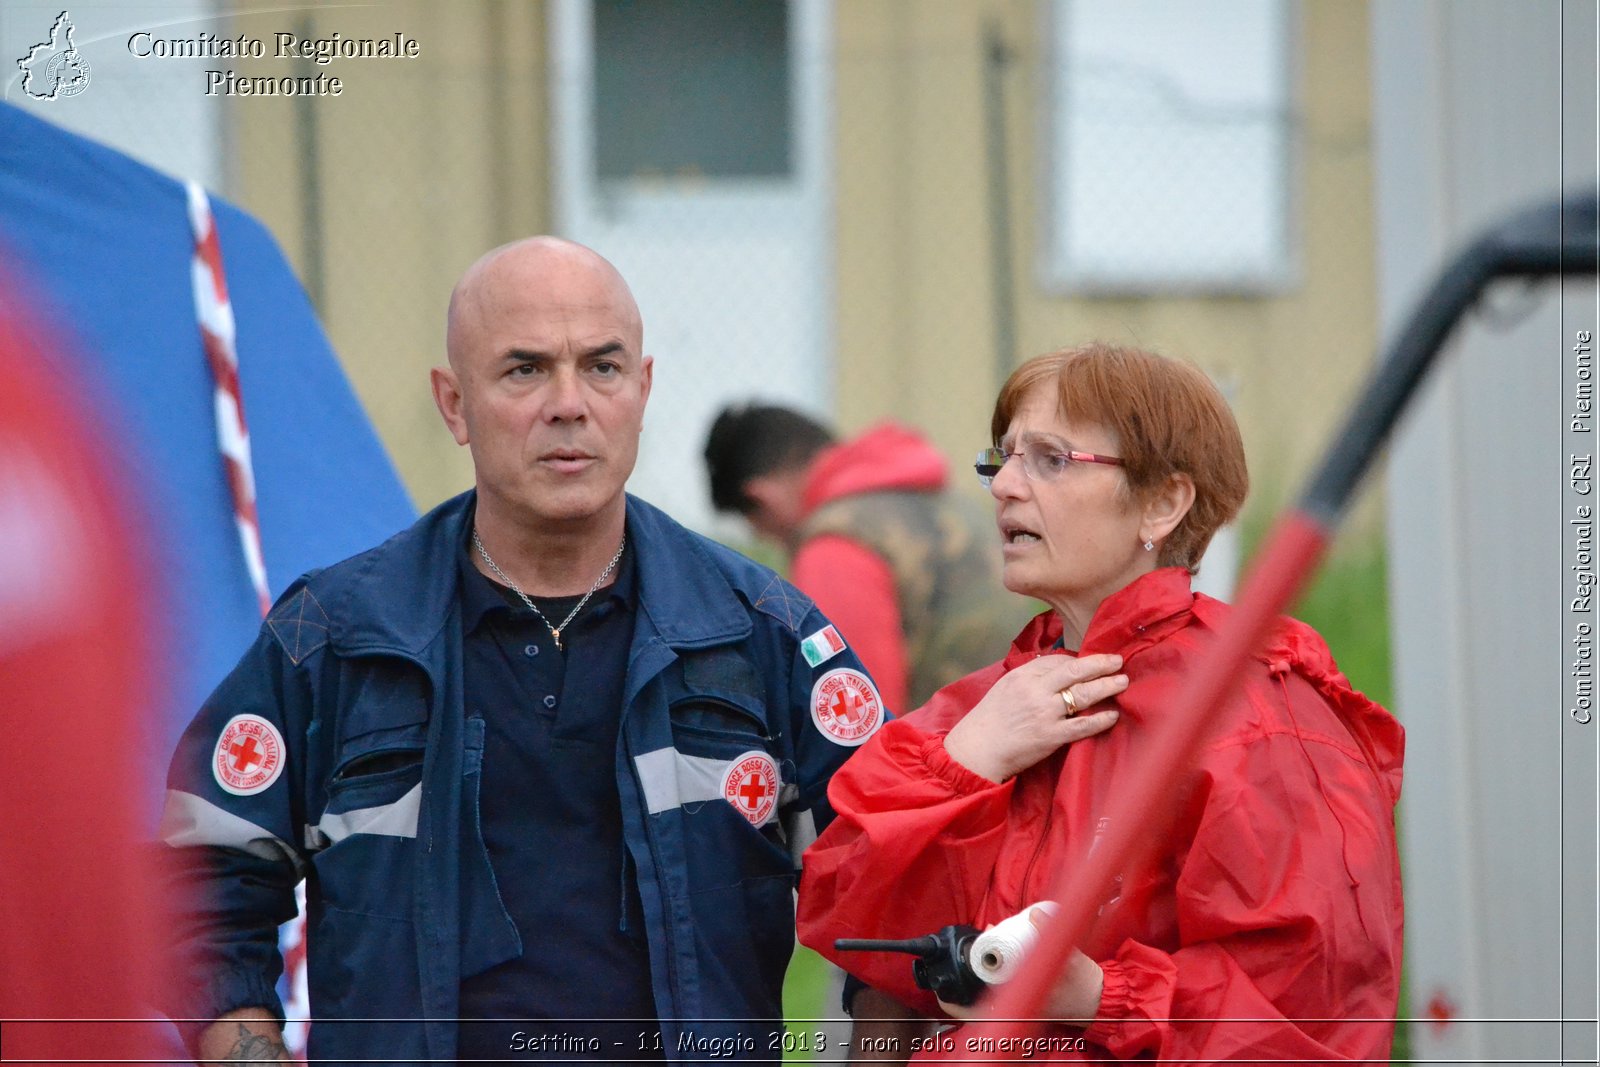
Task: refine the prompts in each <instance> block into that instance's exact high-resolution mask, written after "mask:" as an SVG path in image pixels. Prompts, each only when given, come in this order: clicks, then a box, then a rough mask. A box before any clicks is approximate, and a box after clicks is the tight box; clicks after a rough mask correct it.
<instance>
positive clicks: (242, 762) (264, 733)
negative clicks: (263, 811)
mask: <svg viewBox="0 0 1600 1067" xmlns="http://www.w3.org/2000/svg"><path fill="white" fill-rule="evenodd" d="M282 773H283V735H282V734H280V733H278V728H277V727H276V726H274V725H272V724H271V723H270V722H268V721H267V720H266V719H263V718H262V717H261V716H259V715H235V716H234V717H233V718H232V719H229V720H228V725H226V726H224V727H223V728H222V736H221V737H219V738H217V750H216V752H215V753H213V754H212V757H211V774H212V776H213V777H215V778H216V780H217V784H218V785H220V786H221V787H222V788H224V789H226V790H227V791H228V792H230V793H232V794H233V795H234V796H240V797H244V796H249V795H251V794H252V793H259V792H261V791H262V790H263V789H266V788H267V787H268V786H270V785H271V784H272V783H273V782H276V781H277V780H278V775H280V774H282Z"/></svg>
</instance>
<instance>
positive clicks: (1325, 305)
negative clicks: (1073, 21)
mask: <svg viewBox="0 0 1600 1067" xmlns="http://www.w3.org/2000/svg"><path fill="white" fill-rule="evenodd" d="M1297 16H1298V17H1297V26H1296V42H1295V46H1294V52H1293V60H1292V62H1293V70H1294V74H1295V77H1296V84H1295V85H1294V86H1293V92H1294V94H1295V107H1296V111H1297V122H1296V131H1297V135H1298V145H1297V147H1298V161H1297V162H1298V173H1296V174H1295V175H1294V177H1293V179H1292V180H1293V181H1294V183H1295V186H1296V190H1295V201H1296V205H1297V206H1296V218H1295V226H1296V228H1297V230H1298V234H1299V237H1300V247H1299V277H1298V278H1297V279H1296V280H1295V281H1294V282H1293V284H1291V285H1290V286H1288V287H1286V288H1285V290H1284V291H1282V292H1281V293H1279V294H1275V295H1270V296H1260V297H1204V296H1189V297H1173V296H1150V297H1143V298H1119V299H1088V298H1083V297H1073V296H1065V295H1058V294H1054V293H1051V292H1047V291H1045V289H1044V288H1042V285H1041V282H1040V279H1039V275H1038V273H1037V272H1036V270H1035V263H1036V262H1037V259H1038V255H1039V248H1038V243H1037V235H1038V234H1040V233H1041V231H1042V227H1043V211H1042V207H1043V206H1042V205H1041V204H1040V196H1039V188H1040V169H1039V168H1040V166H1041V160H1040V150H1041V144H1040V131H1041V129H1042V128H1043V127H1042V122H1041V119H1040V115H1041V108H1042V102H1041V101H1042V94H1043V92H1044V85H1045V80H1044V77H1043V74H1042V72H1041V69H1040V66H1041V62H1042V60H1043V42H1044V36H1045V32H1046V23H1045V21H1044V20H1045V17H1046V13H1045V11H1044V10H1043V5H1042V4H1038V3H1034V2H1031V0H849V2H845V3H840V4H839V5H838V6H837V8H836V18H837V20H838V27H837V28H838V56H839V58H838V85H837V100H838V102H839V103H838V109H837V116H836V121H837V124H838V126H837V129H838V264H839V278H838V293H839V317H838V338H839V368H840V372H839V373H840V377H839V389H838V396H839V406H840V415H841V421H842V422H843V423H844V425H845V426H846V427H847V428H855V427H859V426H861V425H864V424H866V423H868V422H870V421H872V420H873V419H875V418H878V417H880V416H882V415H884V414H887V413H895V414H898V415H900V416H902V417H904V418H906V419H908V420H909V421H911V422H913V423H915V424H917V425H918V426H920V427H922V428H923V429H924V430H926V431H928V432H929V433H931V434H932V435H933V437H934V438H935V440H936V441H937V442H938V443H939V445H940V446H941V447H943V448H944V449H945V451H947V452H948V453H950V454H951V455H954V456H958V457H964V456H965V455H966V454H967V453H968V452H970V451H972V450H974V449H976V448H978V447H980V446H981V445H982V444H983V443H985V438H986V434H987V429H988V412H989V406H990V404H991V403H992V401H993V397H994V395H995V393H996V392H997V390H998V387H999V383H1000V372H999V369H998V366H997V364H998V362H999V361H998V359H997V354H996V351H995V329H994V322H995V319H994V315H995V297H994V285H993V279H994V269H993V268H994V263H993V258H992V256H993V248H994V239H993V235H992V232H991V228H990V222H989V199H988V196H989V192H988V185H987V183H988V180H989V179H988V170H987V161H986V129H985V121H986V116H985V109H984V62H985V60H984V34H985V30H986V27H987V26H989V25H994V26H996V27H998V28H999V30H1000V32H1001V34H1002V36H1003V39H1004V41H1005V43H1006V45H1007V47H1008V49H1009V50H1010V51H1011V53H1012V60H1011V62H1010V63H1009V64H1008V65H1007V67H1006V68H1005V69H1006V73H1005V75H1004V88H1005V107H1006V120H1007V121H1006V130H1005V140H1006V145H1007V147H1008V166H1009V171H1010V183H1009V190H1008V191H1009V198H1010V203H1011V208H1012V211H1011V219H1012V221H1011V231H1010V239H1011V244H1012V249H1013V255H1012V264H1011V269H1012V275H1013V278H1014V279H1015V290H1016V297H1015V300H1016V307H1017V316H1016V319H1017V321H1016V330H1015V335H1016V339H1017V349H1018V351H1017V352H1016V353H1014V354H1013V357H1014V360H1013V365H1014V362H1015V361H1016V360H1020V359H1021V358H1025V357H1026V356H1029V355H1035V354H1038V353H1040V352H1045V351H1049V350H1051V349H1054V348H1059V347H1062V346H1064V345H1069V344H1073V343H1077V342H1080V341H1083V340H1088V339H1091V338H1099V339H1106V340H1110V341H1114V342H1119V343H1133V344H1139V345H1143V346H1145V347H1150V348H1154V349H1156V350H1158V351H1162V352H1165V353H1168V354H1171V355H1180V356H1185V357H1188V358H1190V359H1192V360H1194V361H1195V362H1197V363H1198V364H1200V366H1202V367H1204V368H1205V369H1206V370H1207V371H1209V372H1210V373H1211V374H1213V375H1214V376H1215V377H1216V378H1218V380H1220V381H1223V382H1225V383H1227V384H1228V385H1229V386H1230V387H1231V391H1232V394H1233V399H1234V404H1235V409H1236V411H1237V413H1238V415H1239V419H1240V422H1241V425H1242V427H1243V430H1244V435H1245V441H1246V448H1247V451H1248V454H1249V458H1250V462H1251V469H1252V473H1253V475H1254V479H1255V484H1256V490H1255V492H1254V493H1253V494H1252V505H1253V506H1254V507H1255V508H1258V509H1260V508H1266V509H1267V511H1268V512H1270V511H1273V510H1275V509H1276V507H1277V505H1278V503H1280V502H1281V501H1282V500H1283V498H1284V497H1285V495H1286V494H1288V493H1291V492H1293V491H1294V490H1296V489H1298V487H1299V485H1300V484H1301V482H1302V480H1303V479H1304V478H1305V477H1306V475H1307V473H1308V468H1309V466H1310V465H1311V464H1312V463H1313V462H1314V461H1315V459H1316V458H1317V457H1318V456H1319V455H1320V453H1321V450H1322V448H1323V447H1324V446H1325V444H1326V442H1327V440H1328V438H1329V437H1330V436H1331V434H1332V431H1333V429H1334V426H1335V425H1336V421H1337V418H1338V417H1339V416H1340V415H1341V414H1342V413H1343V411H1344V410H1345V407H1346V406H1347V405H1348V403H1349V401H1350V399H1351V397H1352V396H1353V394H1354V392H1355V390H1356V388H1357V386H1358V385H1359V383H1360V381H1361V380H1362V378H1363V376H1364V373H1365V371H1366V369H1367V368H1368V367H1369V365H1370V364H1371V362H1372V359H1373V355H1374V352H1375V346H1376V344H1377V330H1376V311H1375V284H1376V283H1375V279H1374V249H1373V238H1372V203H1371V147H1370V139H1369V125H1370V120H1369V109H1368V63H1367V56H1368V41H1367V25H1368V22H1367V5H1366V4H1365V3H1364V2H1355V0H1301V3H1299V4H1298V5H1297ZM1374 514H1375V512H1374V510H1373V509H1372V508H1371V506H1370V504H1369V505H1368V507H1367V508H1365V509H1364V511H1363V516H1362V519H1361V524H1362V525H1363V526H1365V527H1367V528H1370V529H1372V530H1375V529H1376V527H1375V526H1372V525H1371V523H1372V517H1373V515H1374Z"/></svg>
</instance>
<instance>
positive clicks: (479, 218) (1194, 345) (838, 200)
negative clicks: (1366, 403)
mask: <svg viewBox="0 0 1600 1067" xmlns="http://www.w3.org/2000/svg"><path fill="white" fill-rule="evenodd" d="M1296 11H1297V15H1298V18H1297V28H1296V33H1297V43H1296V50H1295V53H1294V69H1295V74H1296V77H1297V82H1296V84H1295V86H1294V92H1295V94H1296V96H1295V99H1296V110H1297V127H1296V128H1297V133H1298V154H1297V163H1298V172H1297V174H1296V175H1295V177H1294V179H1293V180H1294V182H1295V190H1296V199H1297V204H1298V207H1297V214H1296V226H1297V228H1298V232H1299V235H1300V247H1299V264H1298V265H1299V276H1298V277H1297V278H1296V279H1295V280H1294V282H1293V284H1291V285H1290V286H1288V287H1286V288H1285V289H1284V290H1283V291H1282V292H1281V293H1278V294H1275V295H1271V296H1262V297H1196V296H1190V297H1169V296H1152V297H1147V298H1139V299H1134V298H1120V299H1087V298H1082V297H1073V296H1065V295H1060V294H1056V293H1051V292H1048V291H1046V290H1045V289H1044V288H1043V287H1042V284H1041V282H1040V279H1039V275H1038V273H1037V271H1036V270H1035V263H1036V260H1037V257H1038V254H1039V249H1038V246H1037V240H1036V235H1037V234H1038V233H1040V231H1041V228H1042V219H1043V211H1042V205H1041V204H1040V196H1039V188H1040V180H1039V178H1040V175H1039V168H1040V165H1041V160H1040V131H1041V129H1042V122H1041V107H1042V103H1041V101H1042V97H1043V93H1044V85H1045V81H1044V77H1043V74H1042V71H1041V63H1042V60H1043V49H1044V38H1045V33H1046V23H1045V18H1046V11H1045V5H1044V4H1043V3H1041V2H1038V0H836V2H835V3H834V5H833V19H834V23H835V55H834V57H833V62H834V70H835V84H834V88H833V101H834V104H833V107H834V123H835V127H834V128H835V145H834V150H835V187H834V201H835V205H836V223H835V239H836V249H837V252H836V265H837V276H836V278H835V279H834V282H835V284H834V291H835V293H836V307H835V328H836V336H837V342H838V351H837V358H836V361H835V366H836V368H837V380H836V389H835V395H836V397H837V398H838V404H837V412H836V416H837V420H838V422H839V423H840V425H841V428H843V429H844V430H846V431H853V430H857V429H860V428H861V427H863V426H865V425H867V424H868V423H870V422H872V421H874V420H876V419H879V418H883V417H887V416H894V417H897V418H901V419H903V420H905V421H907V422H910V423H912V424H914V425H917V426H919V427H921V428H922V429H923V430H925V431H927V432H928V433H929V434H930V435H931V436H932V437H933V439H934V440H935V442H936V443H937V444H938V445H939V446H940V447H941V448H942V449H943V450H944V451H945V452H946V453H947V454H948V455H950V456H952V457H954V458H956V459H958V460H964V459H965V457H966V456H967V455H968V454H969V453H970V452H971V451H972V450H973V449H975V448H976V447H978V446H979V445H981V444H982V443H984V441H985V438H986V433H987V424H988V411H989V406H990V404H991V402H992V400H993V397H994V394H995V392H996V391H997V389H998V386H999V383H1000V378H1001V370H1000V367H999V362H1000V361H999V359H998V358H997V354H996V352H995V295H994V288H993V279H994V263H993V258H992V255H993V247H994V240H993V233H992V228H991V220H990V215H989V211H990V200H989V197H990V189H989V184H988V183H989V170H988V161H987V140H986V138H987V128H986V109H985V96H984V76H985V56H984V39H985V38H984V35H985V31H986V29H987V28H988V27H989V26H991V25H992V26H994V27H996V28H997V29H998V30H999V32H1000V33H1001V35H1002V37H1003V39H1004V40H1005V42H1006V45H1007V47H1008V49H1009V50H1010V52H1011V60H1010V62H1009V63H1008V64H1007V66H1006V67H1005V73H1004V75H1003V85H1004V94H1005V95H1004V98H1005V114H1006V128H1005V144H1006V147H1007V163H1008V167H1009V172H1010V182H1009V188H1008V190H1007V191H1008V193H1009V199H1010V205H1011V225H1010V241H1011V245H1012V257H1011V258H1012V263H1011V270H1012V276H1013V278H1014V280H1015V303H1016V316H1015V337H1016V349H1017V351H1016V352H1014V353H1012V363H1014V362H1015V361H1017V360H1020V359H1021V358H1024V357H1025V356H1028V355H1033V354H1036V353H1038V352H1042V351H1047V350H1049V349H1052V348H1056V347H1060V346H1062V345H1065V344H1071V343H1074V342H1077V341H1081V340H1086V339H1090V338H1105V339H1109V340H1113V341H1119V342H1132V343H1138V344H1143V345H1146V346H1149V347H1153V348H1156V349H1158V350H1160V351H1164V352H1168V353H1171V354H1175V355H1183V356H1187V357H1189V358H1191V359H1193V360H1195V361H1196V362H1198V363H1199V364H1200V365H1201V366H1202V367H1204V368H1205V369H1206V370H1208V371H1210V372H1211V373H1212V374H1213V375H1215V376H1216V377H1218V378H1219V379H1220V380H1222V381H1224V382H1226V383H1228V384H1229V385H1230V387H1231V389H1232V392H1233V397H1234V401H1235V407H1236V410H1237V411H1238V413H1239V416H1240V421H1241V423H1242V425H1243V427H1244V432H1245V439H1246V446H1247V449H1248V451H1249V456H1250V460H1251V467H1252V472H1253V474H1254V477H1255V482H1256V486H1257V489H1256V492H1255V493H1253V495H1252V497H1253V500H1252V502H1253V505H1254V506H1255V507H1256V508H1258V509H1265V511H1267V512H1270V511H1273V510H1276V507H1277V505H1278V504H1279V503H1280V502H1281V501H1282V500H1283V498H1284V496H1285V495H1286V494H1287V493H1289V492H1290V491H1291V490H1293V489H1294V488H1296V487H1298V485H1299V484H1300V482H1301V481H1302V479H1303V478H1304V477H1305V475H1306V473H1307V468H1308V466H1309V464H1310V463H1311V462H1312V461H1313V460H1314V459H1315V458H1316V456H1317V455H1318V454H1319V453H1320V450H1321V448H1322V447H1323V446H1324V444H1325V442H1326V440H1327V439H1328V437H1329V436H1330V434H1331V431H1332V427H1333V425H1334V421H1335V419H1336V417H1337V416H1338V415H1339V414H1341V413H1342V412H1343V410H1344V408H1345V406H1346V405H1347V404H1348V401H1349V399H1350V397H1351V396H1352V394H1353V392H1354V389H1355V387H1356V385H1357V384H1358V383H1359V381H1360V380H1361V377H1362V375H1363V374H1364V372H1365V370H1366V368H1367V367H1368V366H1369V364H1370V362H1371V360H1372V357H1373V352H1374V348H1375V345H1376V340H1377V336H1376V325H1375V323H1376V318H1375V305H1374V299H1375V298H1374V292H1375V281H1374V273H1373V270H1374V268H1373V259H1374V256H1373V244H1372V205H1371V179H1370V171H1371V152H1370V142H1369V134H1368V127H1369V118H1368V69H1367V54H1368V41H1367V5H1366V3H1365V2H1364V0H1300V3H1299V4H1298V5H1297V7H1296ZM546 15H547V12H546V9H545V5H544V4H542V3H535V2H529V3H520V2H519V3H509V2H502V0H456V2H452V3H451V4H448V5H442V4H437V3H428V2H424V0H392V2H388V3H384V4H382V5H377V6H373V7H346V6H339V7H337V8H328V9H325V10H323V11H321V12H318V11H316V10H309V11H306V12H301V13H289V14H285V13H284V12H283V11H282V9H281V8H279V7H277V6H275V5H273V4H272V3H270V0H259V2H255V0H252V2H248V3H247V2H238V3H237V4H236V13H235V15H234V17H233V19H232V20H231V22H232V23H233V28H232V29H231V30H230V31H229V32H232V33H235V34H237V33H243V32H248V33H251V34H256V35H268V34H270V33H271V32H272V31H275V30H277V29H283V28H294V29H296V30H297V31H298V32H301V33H310V34H313V35H316V34H324V35H325V34H327V33H331V32H333V31H334V30H337V31H338V32H339V33H340V34H342V35H343V36H346V37H350V36H360V35H367V36H374V37H382V36H385V35H389V34H393V33H395V32H396V31H403V32H405V33H407V34H409V35H410V36H412V37H415V38H416V39H417V40H418V41H419V43H420V45H421V49H422V54H421V56H420V58H418V59H416V60H408V61H375V60H364V61H339V62H335V63H332V64H330V65H328V66H326V67H320V68H318V67H313V66H311V65H310V64H309V63H305V62H303V61H302V62H301V63H300V68H301V69H304V70H305V71H306V72H307V73H316V72H318V71H322V72H325V73H336V74H338V75H339V76H340V77H341V78H342V79H343V80H344V82H345V90H344V92H343V94H342V95H341V96H340V97H338V98H320V99H316V100H314V101H311V102H310V103H309V104H308V103H307V102H305V101H296V100H294V99H284V98H271V99H237V100H234V101H233V110H232V136H233V138H234V144H233V145H232V146H231V158H232V160H233V161H234V162H233V166H234V172H233V173H232V175H231V176H230V181H229V189H230V192H231V194H232V197H233V199H235V200H237V201H238V202H239V203H240V204H241V205H242V206H244V207H245V208H247V209H248V210H250V211H252V212H254V213H256V214H257V215H259V216H260V217H261V218H262V219H263V221H264V222H266V224H267V225H268V226H269V227H270V228H271V229H272V230H273V232H274V233H275V234H276V235H277V236H278V238H279V240H280V241H281V242H282V243H283V245H284V247H285V249H286V251H287V252H288V254H289V256H290V258H291V259H292V260H293V262H294V265H295V267H296V269H297V271H298V272H299V274H300V276H301V278H302V279H303V280H305V282H306V284H307V287H308V289H309V290H310V291H311V293H312V296H313V299H314V300H316V301H317V304H318V309H319V311H320V313H321V315H322V319H323V322H324V324H325V326H326V328H327V329H328V332H329V335H330V338H331V340H332V342H333V345H334V347H335V349H336V351H337V352H338V353H339V355H340V357H341V359H342V360H343V362H344V365H345V367H346V370H347V372H348V373H349V375H350V377H351V378H352V380H353V382H354V384H355V387H356V390H357V392H358V394H359V395H360V397H361V399H362V401H363V403H364V404H365V405H366V407H367V410H368V411H369V413H370V414H371V416H372V418H373V421H374V423H375V425H376V427H377V429H378V432H379V434H380V436H381V437H382V438H383V440H384V443H385V444H386V446H387V447H388V448H389V451H390V454H391V455H392V456H393V458H394V460H395V463H396V465H397V466H398V467H399V469H400V472H401V475H402V477H403V478H404V480H405V482H406V484H407V486H408V488H409V489H410V491H411V494H412V497H413V499H414V500H415V501H416V502H417V504H418V505H419V506H420V507H428V506H431V505H432V504H434V503H436V502H438V501H439V500H442V499H444V498H445V497H447V496H449V495H450V494H452V493H454V492H456V491H458V490H460V489H461V488H464V487H466V486H467V485H468V484H470V464H469V462H468V458H467V456H466V454H465V451H464V450H462V449H458V448H457V447H456V446H455V445H454V443H453V442H452V441H451V440H450V438H449V436H448V435H447V434H446V433H445V431H444V429H443V427H442V425H441V424H440V422H439V419H438V415H437V413H436V412H435V410H434V408H433V403H432V400H431V396H430V394H429V392H428V387H427V371H428V368H429V367H431V366H433V365H435V364H436V363H437V362H439V361H440V360H442V358H443V323H444V312H445V307H446V303H447V301H448V296H449V291H450V287H451V285H452V284H453V282H454V280H455V278H456V277H458V276H459V274H460V272H461V271H462V270H463V269H464V268H465V267H466V265H467V264H468V263H470V262H471V261H472V259H474V258H475V257H476V256H477V255H478V254H480V253H481V252H482V251H483V250H484V249H486V248H489V247H492V246H493V245H495V244H498V243H500V242H502V241H505V240H509V239H511V238H514V237H517V236H521V235H524V234H527V233H533V232H539V231H542V230H545V229H548V228H549V227H550V226H551V225H552V224H553V220H552V213H551V194H550V182H551V170H552V168H551V159H550V148H549V140H550V130H549V127H550V121H551V119H550V110H551V109H550V97H549V86H548V70H547V66H548V59H547V56H546V44H547V41H546V26H545V19H546ZM236 66H237V68H238V69H239V70H240V72H241V73H245V74H248V73H265V74H273V75H277V76H281V75H283V74H285V73H288V72H289V68H290V66H291V65H290V64H286V63H285V62H284V61H272V60H267V61H262V62H259V63H256V64H254V65H252V64H251V63H249V62H240V63H237V64H236ZM313 221H320V225H321V237H320V240H313V239H312V238H311V236H310V233H311V230H310V229H309V228H308V227H309V226H310V224H311V223H312V222H313ZM975 491H976V490H975ZM1367 510H1368V512H1369V515H1368V516H1367V519H1366V521H1367V522H1368V523H1370V513H1371V509H1370V508H1369V509H1367Z"/></svg>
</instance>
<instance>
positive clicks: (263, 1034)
mask: <svg viewBox="0 0 1600 1067" xmlns="http://www.w3.org/2000/svg"><path fill="white" fill-rule="evenodd" d="M288 1059H289V1050H288V1049H287V1048H285V1047H284V1045H283V1027H282V1025H281V1024H279V1022H278V1019H277V1016H275V1015H273V1014H272V1013H271V1012H270V1011H268V1010H267V1009H265V1008H240V1009H239V1010H238V1011H230V1012H229V1013H228V1014H226V1015H224V1016H223V1017H222V1018H220V1019H218V1020H217V1021H216V1022H214V1023H212V1024H211V1025H210V1026H208V1027H206V1028H205V1030H204V1031H203V1032H202V1033H201V1034H200V1062H201V1063H280V1062H284V1061H287V1060H288Z"/></svg>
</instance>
